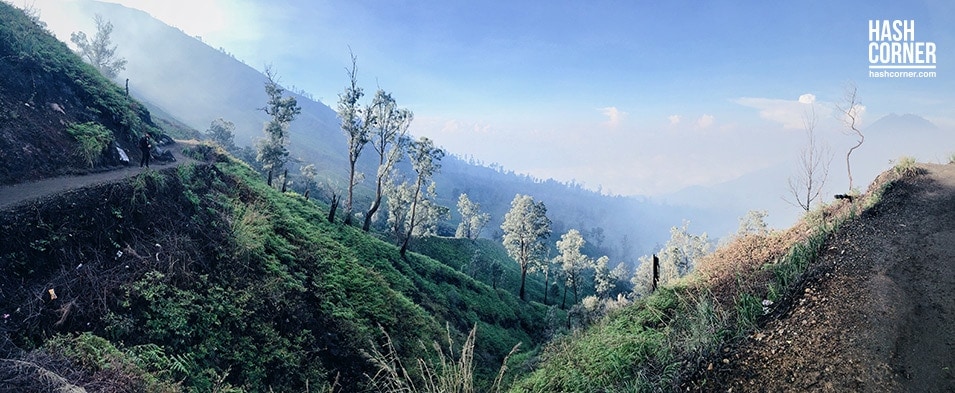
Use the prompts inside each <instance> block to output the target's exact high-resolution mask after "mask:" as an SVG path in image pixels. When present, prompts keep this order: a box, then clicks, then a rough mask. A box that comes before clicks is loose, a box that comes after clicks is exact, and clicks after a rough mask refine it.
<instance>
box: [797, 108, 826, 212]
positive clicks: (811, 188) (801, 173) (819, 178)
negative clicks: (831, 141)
mask: <svg viewBox="0 0 955 393" xmlns="http://www.w3.org/2000/svg"><path fill="white" fill-rule="evenodd" d="M818 120H819V119H818V118H817V117H816V107H815V105H814V104H813V103H809V108H808V109H806V112H805V113H804V114H803V126H804V127H805V129H806V145H805V146H803V148H802V150H801V151H800V155H799V167H798V168H797V170H798V173H797V174H795V175H794V176H793V177H790V178H789V194H790V197H792V199H791V200H789V199H787V201H788V202H789V203H791V204H793V205H796V206H799V207H801V208H802V209H803V210H805V211H809V209H810V207H811V206H812V203H813V202H814V201H816V199H818V198H819V195H821V194H822V188H823V187H824V186H825V184H826V180H828V178H829V164H830V163H831V162H832V154H831V153H830V152H829V147H828V146H826V145H825V144H824V143H821V142H820V141H819V140H817V139H816V124H817V123H818Z"/></svg>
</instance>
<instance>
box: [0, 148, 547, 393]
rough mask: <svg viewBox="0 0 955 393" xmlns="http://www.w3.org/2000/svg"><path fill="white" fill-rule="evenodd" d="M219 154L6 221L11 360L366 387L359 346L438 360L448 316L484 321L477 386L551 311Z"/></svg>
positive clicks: (201, 387) (238, 381)
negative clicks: (105, 354)
mask: <svg viewBox="0 0 955 393" xmlns="http://www.w3.org/2000/svg"><path fill="white" fill-rule="evenodd" d="M199 150H203V151H205V150H208V148H200V149H199ZM207 154H209V155H210V157H211V160H212V161H213V162H212V163H209V164H193V165H186V166H181V167H179V168H178V169H175V170H173V169H169V170H164V171H163V172H144V173H142V174H140V175H138V176H137V177H135V178H134V179H132V180H130V181H128V182H123V183H120V184H110V185H103V186H97V187H92V188H89V189H83V190H78V191H74V192H71V193H69V194H68V195H63V196H61V197H57V198H54V199H53V200H49V201H45V202H43V203H37V204H34V205H30V206H24V207H22V208H20V209H18V210H17V211H15V212H10V213H8V214H4V215H3V217H0V228H2V235H0V236H2V239H0V241H2V242H3V244H7V245H9V246H7V247H5V248H4V250H3V255H0V258H2V263H0V269H2V273H3V274H2V275H0V276H2V277H4V278H3V280H2V282H0V289H2V293H3V296H2V299H3V300H2V304H0V309H2V310H4V313H8V314H9V315H8V316H7V317H6V318H5V320H4V324H3V325H2V329H3V332H4V334H5V336H6V337H8V339H9V340H12V342H10V341H8V342H7V344H6V346H5V351H7V352H14V353H17V354H16V355H15V356H13V357H12V359H35V358H39V359H41V360H42V359H45V360H44V361H41V362H37V361H32V362H33V363H35V364H37V367H42V368H44V369H49V371H51V372H54V373H61V372H63V368H66V369H67V370H74V369H73V368H71V366H65V364H71V365H72V367H79V368H80V369H82V370H83V373H85V374H84V376H85V377H84V378H89V379H83V378H81V379H80V380H88V381H95V380H98V378H111V377H107V376H104V375H103V373H108V372H115V371H116V370H115V369H113V368H112V366H110V365H109V364H102V362H108V361H111V360H110V359H105V360H104V359H99V360H97V358H98V355H97V354H98V353H99V352H101V351H113V352H116V353H118V354H120V355H121V356H120V355H117V356H118V357H119V359H120V360H117V361H122V362H127V363H129V364H132V365H134V366H136V367H135V368H136V370H140V371H142V372H144V373H145V374H143V375H141V376H137V374H136V373H132V375H125V377H128V378H132V379H133V380H135V381H137V383H140V382H141V383H143V384H146V385H148V383H147V382H149V381H150V380H151V378H157V379H158V381H160V382H162V383H164V384H168V385H169V386H170V387H171V386H173V385H174V382H175V381H181V383H180V384H181V387H183V389H184V390H189V391H210V389H212V388H214V387H216V386H219V387H221V386H226V385H229V386H235V387H240V388H243V389H245V390H246V391H263V390H268V388H270V387H271V388H273V389H277V390H280V391H290V390H291V391H301V390H304V388H305V386H306V384H311V386H313V387H317V386H322V385H323V384H326V385H327V386H331V385H332V384H333V383H334V381H336V380H337V381H338V382H337V383H338V385H339V386H340V387H341V388H343V389H344V390H345V391H354V390H356V389H360V387H361V386H364V384H365V383H367V382H368V380H367V378H366V377H365V376H364V374H374V372H375V371H376V370H375V368H374V367H373V365H372V364H371V363H370V362H369V361H368V360H367V359H366V358H365V356H364V355H363V354H364V353H365V352H368V351H370V350H371V349H372V344H373V343H379V344H383V343H384V342H383V341H382V340H384V335H383V333H382V332H387V334H388V335H390V337H391V339H392V340H393V341H394V343H395V347H396V348H397V350H398V352H399V353H398V354H399V355H400V357H401V358H403V359H417V358H424V359H427V358H429V357H431V356H434V354H431V353H429V351H428V350H427V349H426V348H425V347H423V346H421V343H426V342H431V341H434V340H436V339H438V338H439V337H442V336H445V335H447V333H446V332H445V328H446V326H445V325H447V327H449V328H450V329H451V330H450V332H451V334H452V335H454V336H456V337H459V338H460V337H463V334H462V333H461V332H467V331H468V330H470V328H471V327H472V326H475V325H476V326H477V327H478V338H477V344H476V346H477V351H476V352H477V358H476V362H477V364H478V366H479V369H478V376H479V380H480V379H481V378H484V377H487V376H493V375H492V374H493V371H496V367H497V365H499V364H500V362H501V361H502V360H503V357H504V356H505V355H506V354H507V353H508V352H509V351H510V349H511V348H512V347H513V346H514V345H515V344H517V343H518V342H522V343H524V345H527V346H528V347H533V346H534V345H536V344H537V343H540V342H541V341H542V340H543V339H544V338H545V337H544V336H543V334H542V333H543V332H545V331H546V330H547V325H546V323H545V322H544V321H545V317H546V314H547V310H546V308H544V307H543V306H540V305H535V304H533V303H524V302H519V301H517V299H516V297H515V296H514V295H513V294H511V293H509V292H507V291H503V290H494V289H492V288H491V287H490V286H489V285H486V284H484V283H481V282H478V281H475V280H473V279H471V278H470V277H468V276H466V275H465V274H463V273H461V272H458V271H457V270H455V269H452V268H449V267H448V266H446V265H443V264H441V263H439V262H437V261H435V260H433V259H430V258H428V257H424V256H421V255H418V254H413V253H412V254H409V257H408V258H407V259H402V258H401V257H400V256H399V254H398V250H397V249H396V248H395V247H394V246H393V245H391V244H388V243H384V242H382V241H378V240H375V239H373V238H371V237H369V236H367V235H366V234H364V233H363V232H360V231H359V230H357V229H355V228H351V227H347V226H341V225H337V224H331V223H328V222H327V220H326V219H325V215H326V214H325V212H323V211H322V210H321V209H320V208H319V207H318V206H316V205H314V204H313V203H310V202H306V201H304V199H302V198H300V197H297V196H295V195H292V194H287V195H283V194H280V193H278V192H277V191H274V190H273V189H271V188H269V187H267V186H265V185H264V183H263V182H262V181H261V180H260V178H259V176H258V174H256V173H254V172H253V171H251V170H250V169H249V168H248V167H246V166H245V165H244V164H241V163H238V162H236V161H234V160H233V159H230V158H228V157H227V156H222V155H218V154H214V153H211V152H207ZM17 239H30V241H27V242H18V241H17ZM462 341H464V340H463V339H460V340H458V341H457V342H462ZM14 347H15V348H22V349H32V351H28V352H20V351H18V350H15V349H14ZM144 352H148V354H144ZM94 360H95V361H94ZM24 361H26V360H24ZM90 362H93V364H89V363H90ZM171 365H172V366H171ZM173 366H174V367H173ZM58 367H59V368H58ZM489 370H490V371H489ZM5 371H6V372H10V371H9V370H5ZM70 372H77V371H75V370H74V371H70ZM136 378H139V379H138V380H137V379H136ZM128 386H131V387H130V389H132V390H136V389H137V388H135V386H140V387H141V386H145V385H136V384H132V385H128Z"/></svg>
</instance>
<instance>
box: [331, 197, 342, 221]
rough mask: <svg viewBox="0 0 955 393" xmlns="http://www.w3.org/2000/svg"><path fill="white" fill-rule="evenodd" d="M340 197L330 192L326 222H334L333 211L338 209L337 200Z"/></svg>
mask: <svg viewBox="0 0 955 393" xmlns="http://www.w3.org/2000/svg"><path fill="white" fill-rule="evenodd" d="M340 199H341V197H339V196H338V195H335V194H332V204H331V205H330V206H329V207H328V222H330V223H332V224H334V223H335V212H336V211H337V210H338V202H339V200H340Z"/></svg>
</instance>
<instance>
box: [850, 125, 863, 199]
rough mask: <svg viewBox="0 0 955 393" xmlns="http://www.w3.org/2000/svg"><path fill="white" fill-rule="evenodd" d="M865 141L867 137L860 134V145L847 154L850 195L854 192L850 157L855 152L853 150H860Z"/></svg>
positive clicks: (853, 147)
mask: <svg viewBox="0 0 955 393" xmlns="http://www.w3.org/2000/svg"><path fill="white" fill-rule="evenodd" d="M863 141H865V137H864V136H862V134H861V133H860V134H859V143H858V144H856V145H855V146H852V148H851V149H849V152H848V153H846V170H847V171H848V172H849V191H850V193H851V191H852V167H850V166H849V156H850V155H852V151H853V150H855V149H858V148H859V146H862V142H863Z"/></svg>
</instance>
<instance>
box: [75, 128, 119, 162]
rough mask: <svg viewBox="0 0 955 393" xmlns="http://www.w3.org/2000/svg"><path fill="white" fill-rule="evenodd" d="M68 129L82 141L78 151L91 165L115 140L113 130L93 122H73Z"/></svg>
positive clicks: (77, 139)
mask: <svg viewBox="0 0 955 393" xmlns="http://www.w3.org/2000/svg"><path fill="white" fill-rule="evenodd" d="M66 131H67V132H68V133H69V134H70V135H72V136H73V138H76V141H77V142H79V143H80V146H79V150H78V153H79V155H80V156H81V157H83V159H84V160H85V161H86V163H87V165H89V166H91V167H92V166H93V164H95V163H96V160H97V159H98V158H99V157H100V155H101V154H103V151H104V150H106V147H107V146H109V144H110V142H112V141H113V133H112V132H110V131H109V130H107V129H106V127H103V126H102V125H100V124H97V123H93V122H87V123H81V124H73V125H70V127H69V128H67V129H66Z"/></svg>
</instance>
